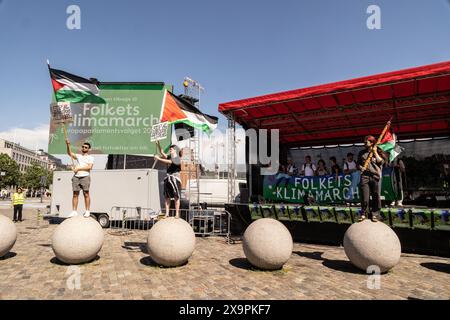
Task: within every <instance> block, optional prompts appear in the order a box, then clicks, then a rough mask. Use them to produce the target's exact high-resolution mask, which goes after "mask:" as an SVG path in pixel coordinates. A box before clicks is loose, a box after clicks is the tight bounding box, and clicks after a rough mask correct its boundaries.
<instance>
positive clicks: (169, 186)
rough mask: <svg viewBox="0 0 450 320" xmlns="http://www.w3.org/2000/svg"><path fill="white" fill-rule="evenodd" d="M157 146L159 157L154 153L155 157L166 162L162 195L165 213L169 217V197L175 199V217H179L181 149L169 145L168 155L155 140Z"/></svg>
mask: <svg viewBox="0 0 450 320" xmlns="http://www.w3.org/2000/svg"><path fill="white" fill-rule="evenodd" d="M156 145H157V146H158V149H159V153H160V154H161V157H159V156H157V155H155V159H157V160H159V161H161V162H162V163H165V164H167V174H166V177H165V178H164V197H165V205H166V215H165V217H166V218H167V217H169V210H170V199H172V198H173V199H174V200H175V218H179V217H180V198H181V177H180V172H181V157H182V156H183V151H182V150H179V151H178V152H177V149H178V147H177V146H176V145H171V146H170V147H169V155H166V154H165V153H164V152H163V151H162V149H161V145H160V144H159V141H157V142H156Z"/></svg>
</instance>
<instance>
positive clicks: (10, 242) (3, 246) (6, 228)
mask: <svg viewBox="0 0 450 320" xmlns="http://www.w3.org/2000/svg"><path fill="white" fill-rule="evenodd" d="M16 240H17V228H16V225H15V224H14V222H12V220H11V219H10V218H8V217H6V216H4V215H1V214H0V258H1V257H3V256H5V255H6V254H7V253H8V252H9V251H10V250H11V249H12V247H13V246H14V244H15V243H16Z"/></svg>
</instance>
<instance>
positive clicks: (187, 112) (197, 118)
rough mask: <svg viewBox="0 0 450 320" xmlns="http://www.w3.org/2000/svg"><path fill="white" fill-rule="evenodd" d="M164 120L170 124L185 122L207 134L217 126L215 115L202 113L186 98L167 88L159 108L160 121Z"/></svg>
mask: <svg viewBox="0 0 450 320" xmlns="http://www.w3.org/2000/svg"><path fill="white" fill-rule="evenodd" d="M166 121H167V122H169V123H171V124H172V123H173V124H175V123H185V124H187V125H189V126H191V127H194V128H197V129H201V130H202V131H203V132H206V133H208V134H209V133H211V132H212V131H213V130H214V129H215V128H216V127H217V117H213V116H210V115H207V114H204V113H202V112H201V111H200V110H198V109H197V108H196V107H195V106H193V105H192V104H190V103H189V102H187V101H186V100H184V99H181V98H179V97H177V96H175V95H174V94H173V93H171V92H170V91H167V90H166V92H165V93H164V98H163V105H162V110H161V122H166Z"/></svg>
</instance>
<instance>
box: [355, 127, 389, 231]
mask: <svg viewBox="0 0 450 320" xmlns="http://www.w3.org/2000/svg"><path fill="white" fill-rule="evenodd" d="M375 144H376V139H375V137H373V136H366V137H365V139H364V146H365V149H364V150H361V151H360V152H359V154H358V161H357V166H358V170H360V171H361V182H360V188H361V196H362V201H361V208H362V213H361V218H360V221H362V220H364V219H365V218H366V215H367V216H368V217H369V218H370V219H371V220H372V221H374V222H375V221H377V216H378V215H379V213H380V207H381V199H380V180H381V168H382V166H383V163H384V160H383V158H382V157H381V156H380V155H379V153H378V152H379V151H378V150H377V149H378V147H375V148H374V149H373V153H372V156H371V159H370V161H369V163H368V166H367V168H366V169H364V163H365V162H366V159H367V158H368V157H369V154H370V152H371V150H372V148H373V147H374V146H375ZM370 196H372V201H370Z"/></svg>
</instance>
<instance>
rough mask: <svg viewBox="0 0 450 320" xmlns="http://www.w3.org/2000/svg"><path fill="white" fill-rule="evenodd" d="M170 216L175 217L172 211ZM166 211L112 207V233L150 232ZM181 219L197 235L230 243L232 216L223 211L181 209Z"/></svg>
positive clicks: (172, 210)
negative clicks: (221, 237)
mask: <svg viewBox="0 0 450 320" xmlns="http://www.w3.org/2000/svg"><path fill="white" fill-rule="evenodd" d="M169 216H175V210H174V209H170V212H169ZM164 217H165V210H161V211H160V212H156V211H155V210H153V209H150V208H141V207H112V208H111V214H110V225H109V228H110V229H111V231H110V233H111V234H114V235H127V234H130V233H131V232H132V231H131V230H135V229H139V230H148V229H150V228H151V227H152V226H153V225H154V224H155V223H156V222H157V221H158V220H159V219H164ZM180 218H181V219H184V220H186V221H187V222H188V223H189V224H190V225H191V227H192V229H193V230H194V233H195V234H196V235H201V236H207V235H214V236H225V237H226V240H227V242H228V243H230V236H231V230H230V228H231V214H230V213H229V212H228V211H226V210H223V209H201V208H199V209H180Z"/></svg>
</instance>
